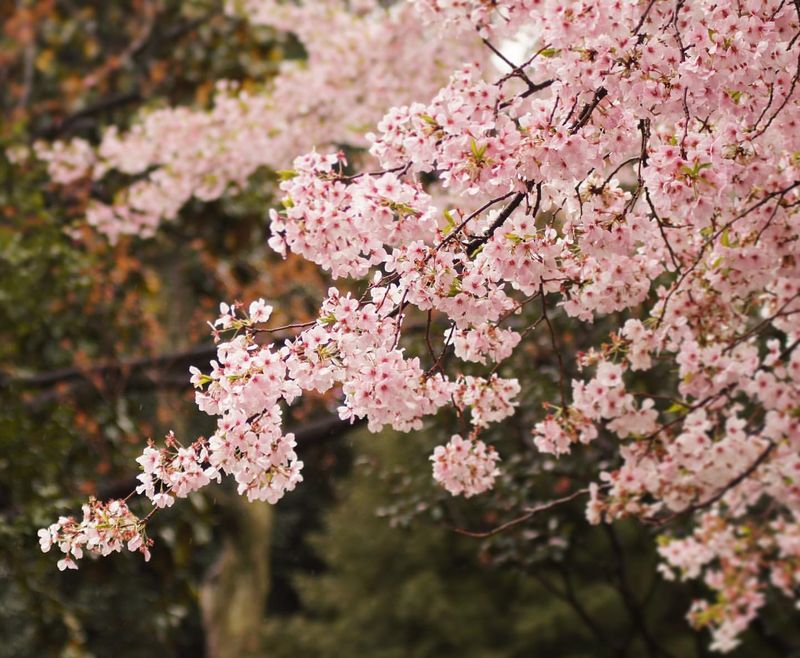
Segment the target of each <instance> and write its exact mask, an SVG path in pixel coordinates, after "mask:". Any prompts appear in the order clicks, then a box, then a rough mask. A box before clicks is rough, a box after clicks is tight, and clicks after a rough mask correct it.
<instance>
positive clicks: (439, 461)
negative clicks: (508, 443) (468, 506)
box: [431, 434, 500, 498]
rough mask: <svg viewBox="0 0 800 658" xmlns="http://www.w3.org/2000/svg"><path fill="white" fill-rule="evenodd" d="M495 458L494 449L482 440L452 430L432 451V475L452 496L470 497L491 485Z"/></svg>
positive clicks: (497, 472) (496, 458)
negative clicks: (441, 443)
mask: <svg viewBox="0 0 800 658" xmlns="http://www.w3.org/2000/svg"><path fill="white" fill-rule="evenodd" d="M498 460H499V456H498V454H497V451H496V450H495V449H494V448H492V447H491V446H487V445H486V444H485V443H484V442H483V441H470V440H469V439H464V438H462V437H461V436H459V435H458V434H454V435H453V436H452V437H451V438H450V440H449V441H448V442H447V443H446V444H445V445H443V446H437V447H436V449H435V450H434V451H433V454H432V455H431V461H432V462H433V478H434V479H435V480H436V481H437V482H438V483H439V484H441V485H442V486H443V487H444V488H445V489H447V491H449V492H450V493H451V494H453V495H454V496H459V495H463V496H464V497H466V498H469V497H470V496H474V495H476V494H479V493H483V492H484V491H487V490H488V489H491V488H492V487H493V486H494V480H495V478H496V477H497V476H498V475H499V474H500V469H498V468H497V462H498Z"/></svg>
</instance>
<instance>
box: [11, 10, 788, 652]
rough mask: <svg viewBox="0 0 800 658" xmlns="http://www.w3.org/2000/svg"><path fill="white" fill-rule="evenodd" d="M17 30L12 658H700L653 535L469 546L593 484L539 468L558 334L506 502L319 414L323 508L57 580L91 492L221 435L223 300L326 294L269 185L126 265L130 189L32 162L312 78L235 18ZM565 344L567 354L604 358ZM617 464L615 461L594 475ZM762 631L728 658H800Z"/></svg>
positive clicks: (315, 474)
mask: <svg viewBox="0 0 800 658" xmlns="http://www.w3.org/2000/svg"><path fill="white" fill-rule="evenodd" d="M0 17H2V21H3V32H2V36H0V88H2V89H3V93H2V95H0V106H2V113H3V122H2V125H1V126H0V154H2V155H0V356H1V357H2V358H1V359H0V363H2V366H0V638H1V639H2V642H0V658H2V657H5V656H8V657H12V656H13V657H15V658H18V657H28V656H30V657H32V658H33V657H36V658H38V657H43V656H63V657H65V658H66V657H73V656H74V657H78V656H95V657H97V658H103V657H105V656H112V655H113V656H122V657H123V658H124V657H126V656H130V657H131V658H133V657H135V656H142V655H157V656H174V657H176V658H177V657H189V656H191V657H196V656H202V655H207V656H208V657H209V658H222V657H224V656H241V657H246V656H279V657H280V656H287V657H288V656H321V657H324V656H329V655H330V656H333V655H337V656H338V655H342V654H344V655H346V656H347V655H353V656H360V657H374V658H390V657H391V658H393V657H395V656H397V657H400V656H412V657H413V656H420V657H422V656H437V658H439V657H442V656H459V657H460V658H461V657H463V656H467V657H475V658H478V657H481V658H490V657H491V658H495V657H497V658H499V657H501V656H502V657H509V658H512V657H517V656H542V657H548V658H549V657H552V656H559V658H562V657H563V658H572V657H578V656H586V657H590V656H630V657H632V658H636V657H639V656H654V657H655V656H675V657H676V658H684V657H687V658H691V657H693V656H704V655H706V652H705V649H704V645H705V643H706V642H705V638H702V637H698V636H696V635H695V634H694V633H693V632H692V631H691V630H690V629H689V628H688V626H687V624H686V622H685V620H684V618H683V615H684V612H685V610H686V609H687V607H688V600H689V598H690V594H691V593H690V592H689V591H687V589H686V587H685V586H678V585H672V584H668V583H665V582H663V581H662V580H661V579H660V577H659V576H657V575H655V572H654V564H655V562H656V558H655V554H654V550H653V537H652V534H651V532H650V531H648V530H647V529H644V528H641V527H637V526H629V525H623V526H620V527H617V528H613V529H610V530H605V529H603V528H599V529H598V528H589V527H587V526H586V524H585V523H584V522H583V509H582V504H581V502H580V501H576V502H574V503H572V504H570V505H568V506H565V507H562V508H560V509H559V510H557V511H556V512H554V513H548V514H547V515H543V516H541V517H534V518H533V519H531V520H530V522H527V523H524V524H519V525H517V526H515V527H514V528H513V529H512V530H510V531H509V532H507V533H499V534H496V535H492V536H490V537H486V538H479V537H469V536H463V533H459V532H458V530H462V531H463V530H469V531H477V532H478V533H480V531H484V530H486V531H491V529H492V528H495V527H497V526H498V525H499V524H500V523H502V522H504V521H507V520H509V519H513V518H514V517H515V516H516V515H517V514H518V513H519V510H520V509H522V508H524V507H526V506H530V505H535V504H536V503H537V502H541V501H543V500H549V499H552V498H553V497H558V496H562V495H565V494H567V493H569V492H570V491H572V490H574V489H576V488H578V487H579V486H581V484H582V483H584V482H586V481H587V477H586V474H585V473H584V472H583V471H582V469H581V462H579V461H576V460H571V461H570V464H571V466H570V468H569V469H567V468H566V467H565V466H564V465H563V464H559V463H557V462H554V461H553V460H549V459H543V458H542V457H540V456H538V455H537V454H536V452H535V451H534V450H533V449H532V448H531V447H530V445H529V444H528V441H529V434H528V430H529V428H530V426H531V424H532V422H533V420H534V419H535V418H537V417H538V416H537V415H538V414H539V413H540V401H541V400H542V399H547V398H548V397H552V396H553V395H554V394H556V393H557V388H556V387H557V381H558V376H557V374H556V373H557V371H558V364H557V363H555V362H554V357H553V351H552V349H551V347H552V346H551V345H550V343H549V342H548V341H549V339H548V337H547V335H546V334H543V335H542V339H541V341H540V342H539V343H537V342H526V343H525V346H526V347H525V351H524V352H523V351H521V350H520V352H519V353H518V354H516V355H515V356H514V357H513V359H514V360H516V361H517V363H519V362H520V361H522V362H525V363H527V364H530V368H529V371H528V374H527V376H526V378H525V381H523V382H522V384H523V390H524V391H525V399H524V401H523V402H524V404H523V407H522V409H521V412H520V413H518V414H517V416H515V417H514V419H512V420H511V421H510V422H507V423H504V424H503V425H502V427H500V428H496V429H494V430H492V433H491V435H490V438H491V440H492V441H494V442H495V444H496V445H497V447H498V449H499V450H500V452H501V454H502V453H503V452H506V453H508V454H509V455H510V453H511V452H514V453H515V455H516V456H515V457H513V458H511V457H508V458H507V459H506V462H505V475H504V476H503V480H502V482H501V484H500V486H499V487H498V489H497V491H496V492H494V493H493V494H491V495H489V496H485V497H481V498H480V499H470V500H468V501H461V500H459V501H455V500H453V499H450V498H449V496H447V495H446V494H445V493H443V492H442V491H440V490H439V489H437V488H435V487H434V485H433V484H432V482H431V480H430V477H429V467H428V464H427V461H426V460H427V455H428V453H429V451H430V447H431V446H432V445H434V444H435V443H437V442H440V441H441V439H443V438H446V436H447V435H448V434H449V433H451V432H452V428H454V427H457V426H458V419H457V418H454V417H451V416H447V415H446V414H444V417H443V418H441V419H440V421H439V422H438V423H437V424H432V425H431V426H430V427H428V428H427V429H426V430H425V431H424V432H420V433H417V434H414V435H409V436H398V435H392V434H385V435H383V436H380V437H376V436H362V435H361V433H360V431H359V432H358V433H348V432H346V431H345V430H346V428H345V427H344V425H343V424H342V423H340V422H338V421H337V420H336V419H335V418H333V419H332V417H331V414H330V409H331V406H330V402H329V401H327V400H311V401H310V402H307V403H305V404H304V405H303V406H300V407H298V408H295V409H292V412H291V417H290V419H289V424H290V425H294V426H296V427H299V428H302V431H300V433H299V438H300V444H301V450H302V453H303V459H304V461H305V462H306V467H305V471H304V472H305V477H306V482H305V483H304V486H303V487H302V488H301V489H300V490H298V491H297V492H295V493H293V494H292V495H291V496H289V497H287V498H286V499H285V500H283V501H282V502H281V503H280V505H279V506H278V507H277V508H275V509H274V510H273V508H270V507H269V506H267V505H266V504H252V505H251V504H247V503H246V502H243V501H242V499H240V498H239V497H238V496H235V495H232V492H231V491H229V490H227V489H225V488H217V489H215V490H214V491H213V492H212V493H208V494H204V495H197V496H193V497H191V498H190V500H189V502H188V504H183V505H178V506H176V507H175V508H173V509H171V510H168V511H166V512H165V513H164V516H165V517H166V518H165V519H164V520H163V521H162V522H157V523H156V524H155V526H154V530H155V533H156V537H155V538H156V541H157V543H158V547H157V550H155V551H154V557H153V560H152V561H151V562H150V563H146V564H145V563H143V562H141V560H140V559H139V558H138V557H137V556H115V557H114V558H113V559H110V560H103V561H92V562H89V563H87V564H86V566H85V567H84V568H83V570H82V572H81V574H80V575H79V576H78V575H76V574H74V573H58V572H55V571H54V568H53V562H52V560H51V559H49V558H48V557H47V556H42V555H41V554H40V552H39V551H38V546H37V544H36V539H35V536H36V529H37V528H39V527H41V526H42V525H44V524H45V523H47V522H49V521H50V520H51V519H52V518H53V517H55V516H57V515H58V514H60V513H65V512H66V511H67V510H74V509H76V507H77V506H78V505H79V503H80V501H81V500H82V499H83V498H84V497H85V496H86V495H87V494H94V495H97V496H99V497H109V496H118V495H125V494H126V493H127V492H128V491H129V490H130V489H131V488H132V487H133V486H134V485H135V481H134V480H133V477H134V476H135V471H134V470H133V468H132V466H133V464H134V462H133V458H134V457H135V456H136V454H137V453H139V452H140V451H141V449H142V447H143V441H144V439H145V438H146V437H148V436H152V437H154V438H156V439H158V438H159V437H160V436H162V435H163V434H164V433H165V432H166V431H167V430H169V429H175V430H176V432H177V433H178V434H179V436H180V435H182V434H185V435H192V436H194V435H196V434H202V433H203V432H208V431H210V430H211V425H210V424H209V423H208V422H207V419H206V418H204V417H203V416H202V414H199V413H198V412H196V410H195V408H194V406H193V404H192V401H191V392H190V387H189V386H188V381H187V380H188V377H187V368H188V365H189V364H192V363H196V364H203V363H204V362H206V361H207V360H208V359H209V358H211V357H212V355H213V353H214V351H213V347H212V346H211V345H210V344H209V343H208V342H207V338H206V335H207V326H206V320H207V319H209V318H210V317H213V316H214V314H215V308H216V305H217V304H218V302H219V301H220V300H223V299H224V300H234V299H242V300H247V299H251V298H254V297H259V296H263V297H267V298H269V299H272V300H279V303H278V304H276V307H277V308H278V309H279V312H280V313H282V314H284V316H285V318H290V317H291V318H292V319H293V320H303V319H307V318H309V317H312V314H314V313H315V312H316V307H315V305H314V300H315V299H318V298H319V297H320V293H321V292H322V291H324V289H325V287H326V282H325V280H324V278H323V277H322V276H321V275H320V274H319V272H318V271H317V270H316V269H315V268H313V267H312V266H310V265H309V264H308V263H305V262H303V261H300V260H297V259H291V258H290V259H289V260H287V261H281V260H279V259H278V258H276V257H275V256H274V255H272V254H271V252H270V251H269V250H268V249H267V248H266V246H265V244H264V236H265V227H266V221H265V213H266V208H267V207H268V205H269V203H270V201H271V194H272V190H273V189H274V185H273V183H274V180H275V178H274V176H275V175H274V173H273V172H268V171H261V172H258V173H257V174H256V175H255V176H254V177H253V178H252V179H251V181H250V185H249V187H248V188H247V189H245V190H244V191H243V192H242V193H240V194H237V195H236V196H235V197H232V196H227V197H223V198H222V199H221V200H220V201H217V202H213V203H200V202H197V201H193V202H191V203H190V204H189V205H187V206H186V207H185V208H184V209H183V211H182V212H181V214H180V217H179V218H178V221H176V222H171V223H169V224H167V225H165V226H164V227H163V228H162V229H161V230H160V231H159V233H158V235H157V236H156V237H155V238H153V239H151V240H140V239H136V238H130V237H125V238H122V239H121V240H120V241H119V242H118V243H117V244H115V245H110V244H109V243H108V242H107V241H106V240H105V239H104V238H102V237H100V236H98V235H97V234H96V233H95V232H94V231H93V230H92V229H90V228H88V227H87V226H85V223H84V222H83V213H84V211H85V208H86V203H87V201H88V198H89V196H90V194H95V195H100V196H103V195H106V196H112V195H113V194H114V191H115V190H114V185H115V180H114V178H113V177H111V178H107V179H104V181H103V183H102V185H103V186H105V187H103V188H101V189H97V186H98V185H100V184H99V183H91V182H79V183H76V184H75V185H73V186H70V188H69V189H68V190H66V192H65V191H63V190H61V191H59V192H56V190H55V188H54V187H53V186H52V185H51V184H50V183H49V181H48V178H47V176H46V174H45V172H44V170H43V168H42V167H41V165H39V164H37V163H36V162H34V161H32V160H30V159H26V158H25V157H24V149H25V148H26V147H30V145H31V144H32V143H33V142H34V141H35V140H37V139H42V138H43V139H48V140H52V139H57V138H67V137H73V136H80V137H84V138H86V139H89V140H92V141H96V140H97V138H98V136H99V134H100V130H101V129H102V127H103V126H106V125H110V124H115V125H119V126H126V125H128V124H129V123H130V121H131V119H132V117H133V116H134V115H135V113H136V112H138V111H140V110H141V109H143V108H151V107H160V106H164V105H171V104H187V105H193V106H199V107H204V106H207V104H208V103H209V99H210V96H211V92H212V89H213V85H214V82H215V81H216V80H218V79H220V78H227V79H233V80H237V81H239V82H240V83H241V84H242V85H244V86H245V87H247V85H259V84H262V83H263V82H264V81H265V80H267V79H269V78H270V77H271V76H273V75H274V74H275V73H276V71H277V67H278V65H279V64H280V62H281V61H282V60H283V59H284V58H285V57H298V56H302V52H301V51H299V49H298V47H297V44H296V43H295V42H294V41H293V40H292V39H291V37H288V36H286V35H280V34H276V33H274V32H272V31H271V30H269V29H266V28H254V27H253V26H251V25H248V24H246V23H244V22H243V21H241V20H237V19H236V18H233V17H231V16H227V15H224V13H223V11H222V3H221V2H215V1H213V0H121V1H119V2H101V1H99V0H83V1H81V2H72V1H69V0H17V1H16V2H7V3H4V4H3V5H1V6H0ZM12 160H14V162H12ZM92 185H94V186H95V187H94V188H93V187H92ZM534 315H535V314H534V312H533V311H531V317H528V318H521V320H520V322H521V323H523V326H524V322H525V321H527V322H531V321H532V320H533V318H534ZM417 321H418V322H419V323H421V324H422V325H424V322H425V319H424V318H418V319H417ZM554 322H555V323H556V326H557V328H558V340H559V341H563V342H564V343H565V344H566V343H569V342H576V341H577V342H579V343H586V344H587V345H588V344H591V343H592V342H593V340H592V339H593V337H591V336H575V335H573V334H572V333H571V332H570V330H569V325H568V324H567V323H566V322H565V321H564V320H563V318H560V317H558V316H556V317H554ZM440 329H443V328H441V327H440ZM597 332H598V335H600V334H601V333H607V332H606V330H605V329H604V328H603V327H597ZM422 343H423V341H422V340H421V339H420V345H419V346H417V348H418V350H419V351H420V352H423V351H424V349H425V348H424V345H423V344H422ZM512 365H513V364H512ZM504 367H506V366H504ZM501 370H502V368H501ZM514 370H515V371H519V370H520V368H519V367H514ZM500 374H502V372H501V373H500ZM554 382H556V383H554ZM511 447H513V448H514V450H513V451H512V450H511V449H510V448H511ZM520 447H521V448H522V450H520V449H519V448H520ZM605 458H606V453H604V451H603V446H602V442H599V443H598V445H597V446H596V447H593V448H592V449H591V450H586V451H585V452H584V453H583V459H584V460H585V464H586V465H587V466H588V465H590V464H591V463H592V462H593V461H596V460H602V459H605ZM764 619H766V620H768V621H765V622H763V623H762V625H761V626H757V627H756V630H755V631H753V632H751V634H750V637H748V641H747V642H745V645H744V648H743V649H741V650H739V651H738V652H735V653H734V654H733V655H735V656H738V657H749V656H753V657H757V656H758V657H760V656H772V655H774V656H788V655H793V654H792V653H791V652H792V651H795V652H796V647H797V646H798V642H799V641H800V640H799V639H798V636H797V630H796V622H797V619H796V617H795V618H792V617H791V616H789V614H788V613H787V612H786V611H784V610H782V609H781V608H780V607H778V606H775V608H774V611H773V613H772V614H771V615H765V616H764ZM798 655H800V654H798Z"/></svg>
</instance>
